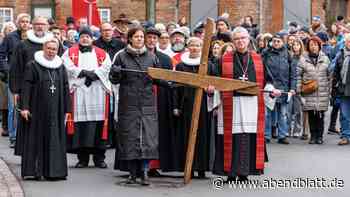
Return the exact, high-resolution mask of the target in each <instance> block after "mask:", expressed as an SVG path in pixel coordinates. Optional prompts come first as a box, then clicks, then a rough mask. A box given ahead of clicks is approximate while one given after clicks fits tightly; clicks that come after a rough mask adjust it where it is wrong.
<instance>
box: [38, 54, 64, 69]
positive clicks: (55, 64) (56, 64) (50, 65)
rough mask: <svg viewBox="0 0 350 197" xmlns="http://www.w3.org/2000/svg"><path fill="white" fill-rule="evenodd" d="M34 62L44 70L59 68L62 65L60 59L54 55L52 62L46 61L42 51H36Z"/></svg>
mask: <svg viewBox="0 0 350 197" xmlns="http://www.w3.org/2000/svg"><path fill="white" fill-rule="evenodd" d="M34 60H35V61H36V62H38V63H39V64H40V65H41V66H43V67H45V68H51V69H55V68H59V67H60V66H61V65H62V59H61V58H60V57H58V56H57V55H56V57H55V58H54V59H53V60H48V59H46V58H45V57H44V51H37V52H36V53H35V54H34Z"/></svg>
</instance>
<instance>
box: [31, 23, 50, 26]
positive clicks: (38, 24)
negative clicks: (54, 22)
mask: <svg viewBox="0 0 350 197" xmlns="http://www.w3.org/2000/svg"><path fill="white" fill-rule="evenodd" d="M33 25H35V26H45V25H47V24H46V23H34V24H33Z"/></svg>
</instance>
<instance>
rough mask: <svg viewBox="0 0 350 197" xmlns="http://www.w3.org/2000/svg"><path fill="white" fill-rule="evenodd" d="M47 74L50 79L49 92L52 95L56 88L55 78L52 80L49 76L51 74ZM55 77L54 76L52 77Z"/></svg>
mask: <svg viewBox="0 0 350 197" xmlns="http://www.w3.org/2000/svg"><path fill="white" fill-rule="evenodd" d="M47 72H48V73H49V77H50V80H51V86H50V88H49V89H50V90H51V94H54V93H55V91H56V86H55V78H52V76H51V72H50V71H47ZM53 76H54V77H55V75H53Z"/></svg>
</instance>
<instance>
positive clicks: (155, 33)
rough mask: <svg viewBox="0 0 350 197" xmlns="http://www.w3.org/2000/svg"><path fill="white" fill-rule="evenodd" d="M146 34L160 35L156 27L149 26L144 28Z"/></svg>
mask: <svg viewBox="0 0 350 197" xmlns="http://www.w3.org/2000/svg"><path fill="white" fill-rule="evenodd" d="M146 34H154V35H156V36H158V37H160V36H161V35H162V34H161V33H160V31H158V29H156V28H155V27H149V28H147V29H146Z"/></svg>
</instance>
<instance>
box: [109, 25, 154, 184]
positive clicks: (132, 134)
mask: <svg viewBox="0 0 350 197" xmlns="http://www.w3.org/2000/svg"><path fill="white" fill-rule="evenodd" d="M127 38H128V45H127V47H126V48H125V49H124V50H123V51H121V52H120V53H117V54H116V56H115V57H114V61H113V65H112V68H111V71H110V80H111V82H112V83H113V84H120V89H119V104H118V132H117V134H116V136H117V137H116V139H117V150H116V161H115V169H120V170H128V171H129V172H130V177H129V179H128V181H127V183H128V184H137V183H138V182H137V181H136V177H137V176H139V175H141V184H142V185H149V182H148V177H147V168H148V161H149V160H153V159H158V122H157V119H158V117H157V109H156V106H155V101H154V95H153V89H152V85H153V82H154V81H153V80H152V79H151V78H150V76H149V75H148V74H147V69H148V67H150V66H155V65H157V64H158V61H157V58H156V56H155V55H154V54H152V53H150V52H149V51H147V48H146V47H145V32H144V30H143V29H142V28H141V27H135V28H133V29H130V30H129V32H128V35H127ZM122 165H123V166H122Z"/></svg>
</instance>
